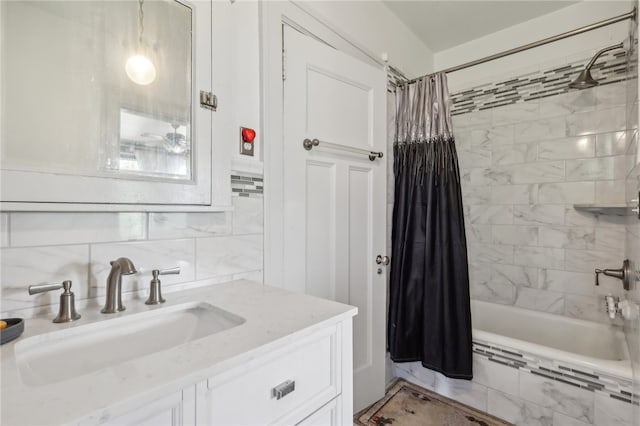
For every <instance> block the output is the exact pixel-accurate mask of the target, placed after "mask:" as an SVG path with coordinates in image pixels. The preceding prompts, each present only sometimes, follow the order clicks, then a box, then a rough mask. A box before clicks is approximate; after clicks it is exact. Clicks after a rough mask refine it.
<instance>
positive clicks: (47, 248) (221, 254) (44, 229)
mask: <svg viewBox="0 0 640 426" xmlns="http://www.w3.org/2000/svg"><path fill="white" fill-rule="evenodd" d="M236 176H237V177H242V179H243V180H251V182H255V184H253V185H254V186H255V187H257V186H261V187H262V186H263V184H262V182H261V179H262V178H261V177H258V176H254V175H252V176H249V177H247V176H244V175H241V174H235V173H234V175H233V177H232V180H234V179H235V177H236ZM258 179H260V180H258ZM258 183H259V185H258ZM256 191H257V190H256ZM260 192H261V190H260ZM247 194H251V196H250V197H245V196H242V197H237V198H236V197H233V199H232V202H233V207H234V210H233V211H232V212H212V213H116V212H96V213H30V212H12V213H2V214H0V226H1V230H0V231H1V236H2V240H1V243H2V249H1V250H0V254H1V256H0V267H1V270H0V279H1V280H2V281H1V290H2V292H1V297H0V313H1V314H2V316H3V317H5V316H9V315H12V316H24V317H28V316H29V315H33V314H45V315H46V314H50V313H53V312H54V311H55V310H57V306H58V294H57V292H50V293H44V294H39V295H36V296H29V294H28V293H27V287H28V286H29V285H32V284H42V283H47V282H61V281H63V280H66V279H69V280H71V281H72V282H73V291H74V293H75V295H76V299H77V300H78V304H79V306H81V305H83V304H84V305H87V304H88V305H89V306H91V308H92V309H93V308H96V309H98V306H99V305H100V304H102V303H103V300H102V299H103V297H104V291H105V286H106V280H107V275H108V274H109V261H110V260H114V259H116V258H117V257H121V256H126V257H130V258H131V260H132V261H133V262H134V264H135V265H136V268H137V269H138V273H137V274H135V275H130V276H125V277H123V293H127V292H135V291H146V290H147V289H148V286H149V281H150V279H151V270H153V269H162V268H170V267H174V266H180V267H181V273H180V275H167V276H164V277H163V278H162V285H163V288H165V289H167V290H170V289H171V288H172V287H173V288H176V289H179V288H181V286H182V285H184V283H187V282H190V281H194V280H205V279H212V280H214V281H216V282H218V281H228V280H232V279H239V278H246V279H252V280H258V281H262V268H263V265H262V259H263V248H262V247H263V246H262V234H263V223H262V222H263V205H262V201H263V199H262V198H261V197H260V198H256V196H255V195H256V194H257V193H247ZM258 195H261V194H258ZM95 298H97V300H95V301H93V302H91V303H87V302H89V301H90V300H91V299H95ZM34 308H36V309H34Z"/></svg>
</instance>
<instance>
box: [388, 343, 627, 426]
mask: <svg viewBox="0 0 640 426" xmlns="http://www.w3.org/2000/svg"><path fill="white" fill-rule="evenodd" d="M473 370H474V378H473V380H472V381H468V380H457V379H450V378H447V377H445V376H444V375H442V374H440V373H437V372H435V371H432V370H429V369H426V368H424V367H422V365H421V364H420V363H419V362H412V363H402V364H393V365H392V375H393V377H401V378H404V379H405V380H408V381H410V382H412V383H416V384H418V385H420V386H423V387H424V388H426V389H429V390H432V391H434V392H437V393H439V394H441V395H444V396H447V397H449V398H452V399H455V400H456V401H459V402H462V403H463V404H467V405H470V406H472V407H474V408H476V409H478V410H481V411H484V412H487V413H489V414H492V415H494V416H497V417H499V418H502V419H504V420H506V421H509V422H511V423H514V424H516V425H523V426H524V425H526V426H589V425H592V426H611V425H616V426H635V425H634V424H633V412H634V410H635V409H637V406H636V405H634V404H631V403H629V402H627V401H628V399H627V398H625V397H624V396H625V394H624V392H627V391H628V390H629V388H630V386H629V384H628V383H626V384H623V385H619V384H616V383H615V381H612V380H609V379H607V381H609V382H611V383H610V384H609V385H608V386H609V387H610V388H613V387H615V388H616V392H613V393H614V394H620V395H622V396H623V397H620V398H618V397H617V395H614V397H612V396H611V394H612V392H611V391H610V390H609V389H600V388H597V389H596V388H588V387H586V386H583V387H581V386H578V385H576V384H573V383H570V382H569V381H567V382H566V383H565V382H562V381H560V380H554V379H553V378H550V376H549V377H547V376H545V375H540V374H534V373H532V371H531V370H532V368H529V367H526V366H525V367H522V366H518V365H515V366H514V365H507V363H501V362H496V361H495V360H491V359H490V358H488V357H487V356H484V355H480V354H479V353H474V355H473Z"/></svg>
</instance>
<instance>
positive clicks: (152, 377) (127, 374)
mask: <svg viewBox="0 0 640 426" xmlns="http://www.w3.org/2000/svg"><path fill="white" fill-rule="evenodd" d="M165 298H166V299H167V303H165V304H163V305H160V306H153V307H150V306H147V305H145V304H144V300H129V301H126V302H125V306H126V307H127V310H126V311H124V312H121V313H118V314H112V315H103V314H100V313H99V310H100V308H99V307H98V306H95V308H93V309H90V310H89V309H86V310H84V311H83V312H81V314H82V318H81V319H80V320H79V321H77V322H74V323H67V324H53V323H52V322H51V318H49V317H46V318H33V319H27V320H26V324H25V333H24V334H23V335H22V336H21V337H20V338H18V339H16V340H15V341H13V342H10V343H7V344H5V345H3V346H1V347H0V360H1V364H0V373H1V378H2V381H1V385H2V387H1V389H0V390H1V405H0V406H1V414H0V420H1V421H0V423H1V424H3V425H8V426H9V425H11V426H13V425H54V424H69V423H77V422H78V421H81V422H82V423H83V424H84V423H88V424H92V423H93V424H99V423H103V422H105V421H106V420H108V419H110V418H114V417H116V416H118V415H122V414H125V413H126V412H128V411H131V410H135V409H136V408H139V407H140V406H141V405H142V404H144V402H145V401H147V402H148V401H152V400H154V399H157V398H158V397H160V396H164V395H166V394H167V393H168V392H170V391H172V390H173V391H178V390H179V389H181V388H184V387H187V386H192V385H194V384H195V383H196V382H198V381H201V380H205V379H206V378H208V377H212V376H215V375H216V374H219V373H221V372H224V371H227V370H228V369H230V368H233V367H236V366H239V365H242V364H243V363H245V362H247V361H249V360H251V359H254V358H256V357H259V356H261V355H262V354H264V353H266V352H268V351H271V350H272V349H275V348H276V347H279V346H281V345H284V344H286V343H288V342H291V341H294V340H296V339H298V338H300V337H302V336H303V335H306V334H309V333H312V332H313V331H315V330H318V329H320V328H323V327H326V326H328V325H330V324H333V323H338V322H340V321H343V320H345V319H347V318H350V317H352V316H354V315H355V314H356V313H357V309H356V308H355V307H353V306H348V305H344V304H341V303H336V302H332V301H329V300H324V299H319V298H315V297H310V296H305V295H302V294H296V293H291V292H288V291H285V290H282V289H277V288H274V287H269V286H264V285H261V284H257V283H253V282H250V281H244V280H239V281H233V282H229V283H223V284H215V285H210V286H205V287H200V288H196V289H191V290H183V291H181V292H179V293H170V294H167V295H165ZM193 301H197V302H206V303H210V304H211V305H214V306H217V307H219V308H222V309H224V310H227V311H229V312H232V313H234V314H236V315H239V316H241V317H243V318H244V319H245V320H246V321H245V322H244V323H243V324H241V325H239V326H237V327H234V328H231V329H228V330H224V331H222V332H219V333H216V334H212V335H210V336H207V337H203V338H201V339H198V340H194V341H192V342H189V343H185V344H182V345H180V346H176V347H174V348H171V349H167V350H164V351H161V352H158V353H154V354H152V355H148V356H144V357H140V358H137V359H132V360H130V361H127V362H124V363H120V364H117V365H113V366H110V367H108V368H105V369H102V370H99V371H96V372H94V373H91V374H86V375H83V376H78V377H75V378H73V379H69V380H64V381H60V382H57V383H52V384H47V385H42V386H28V385H25V384H24V383H23V381H22V379H21V376H20V372H19V371H18V367H17V364H16V359H15V350H14V347H15V344H16V343H18V342H20V341H23V340H24V339H27V338H29V337H32V336H37V335H41V334H43V333H50V332H54V331H57V330H64V329H68V328H73V327H82V326H83V325H86V324H90V323H96V322H100V321H109V320H110V319H112V318H122V317H126V316H130V315H134V314H136V313H140V312H145V311H148V310H152V309H163V308H164V307H168V306H175V305H179V304H182V303H186V302H193ZM51 368H56V366H55V365H51Z"/></svg>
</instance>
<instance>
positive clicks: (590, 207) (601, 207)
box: [573, 204, 633, 216]
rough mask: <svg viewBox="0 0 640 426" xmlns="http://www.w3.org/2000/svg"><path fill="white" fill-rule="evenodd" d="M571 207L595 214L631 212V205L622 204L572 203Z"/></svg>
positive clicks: (610, 214)
mask: <svg viewBox="0 0 640 426" xmlns="http://www.w3.org/2000/svg"><path fill="white" fill-rule="evenodd" d="M573 208H574V209H576V210H577V211H581V212H587V213H591V214H595V215H600V214H604V215H609V216H630V215H632V214H633V213H632V212H631V207H628V206H626V205H624V204H574V205H573Z"/></svg>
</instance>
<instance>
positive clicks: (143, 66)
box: [124, 54, 156, 86]
mask: <svg viewBox="0 0 640 426" xmlns="http://www.w3.org/2000/svg"><path fill="white" fill-rule="evenodd" d="M124 70H125V71H126V73H127V76H128V77H129V79H131V81H133V82H134V83H136V84H139V85H141V86H146V85H147V84H151V83H153V81H154V80H155V79H156V67H155V66H154V65H153V62H151V61H150V60H149V58H147V57H146V56H144V55H140V54H136V55H133V56H130V57H129V59H127V63H126V64H125V66H124Z"/></svg>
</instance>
